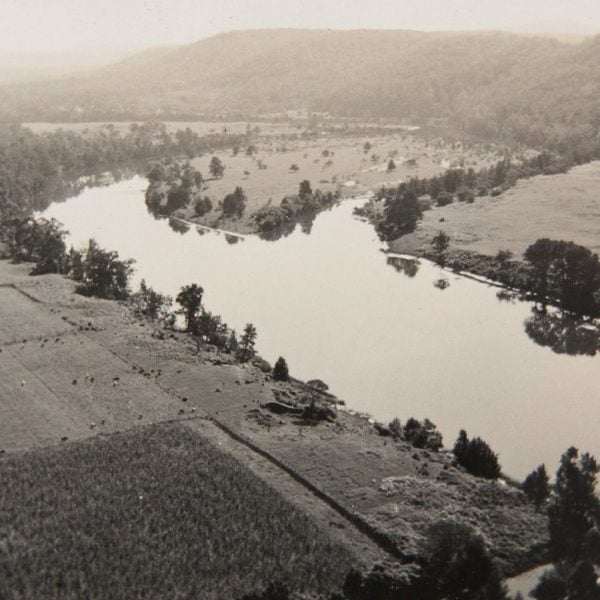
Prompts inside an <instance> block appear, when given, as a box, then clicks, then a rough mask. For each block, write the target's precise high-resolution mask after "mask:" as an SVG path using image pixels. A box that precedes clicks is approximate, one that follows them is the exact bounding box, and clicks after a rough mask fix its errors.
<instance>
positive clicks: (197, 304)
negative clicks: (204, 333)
mask: <svg viewBox="0 0 600 600" xmlns="http://www.w3.org/2000/svg"><path fill="white" fill-rule="evenodd" d="M203 295H204V290H203V289H202V287H201V286H199V285H197V284H195V283H192V284H191V285H185V286H183V287H182V288H181V290H180V291H179V294H177V297H176V298H175V300H176V301H177V303H178V304H179V305H180V306H181V310H180V311H179V312H180V313H182V314H183V315H184V317H185V323H186V330H187V331H190V332H193V331H196V327H197V323H198V317H199V315H200V309H201V307H202V296H203Z"/></svg>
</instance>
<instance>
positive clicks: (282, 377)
mask: <svg viewBox="0 0 600 600" xmlns="http://www.w3.org/2000/svg"><path fill="white" fill-rule="evenodd" d="M289 378H290V373H289V370H288V366H287V363H286V362H285V358H283V357H282V356H280V357H279V358H278V359H277V362H276V363H275V367H274V369H273V379H275V381H287V380H288V379H289Z"/></svg>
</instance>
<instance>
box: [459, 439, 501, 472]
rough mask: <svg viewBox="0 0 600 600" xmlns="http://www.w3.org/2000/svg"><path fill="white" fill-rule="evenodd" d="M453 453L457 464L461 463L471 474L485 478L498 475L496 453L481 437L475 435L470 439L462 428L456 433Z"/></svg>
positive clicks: (498, 466) (498, 467)
mask: <svg viewBox="0 0 600 600" xmlns="http://www.w3.org/2000/svg"><path fill="white" fill-rule="evenodd" d="M453 453H454V456H455V457H456V460H457V462H458V464H459V465H462V466H463V467H464V468H465V469H466V470H467V471H468V472H469V473H471V475H475V476H476V477H484V478H486V479H498V477H500V472H501V469H500V464H499V463H498V455H497V454H495V453H494V452H492V449H491V448H490V447H489V445H488V444H487V443H486V442H484V441H483V440H482V439H481V438H479V437H475V438H473V439H471V440H470V439H469V438H468V436H467V432H466V431H465V430H464V429H462V430H461V431H460V433H459V434H458V439H457V440H456V443H455V444H454V448H453Z"/></svg>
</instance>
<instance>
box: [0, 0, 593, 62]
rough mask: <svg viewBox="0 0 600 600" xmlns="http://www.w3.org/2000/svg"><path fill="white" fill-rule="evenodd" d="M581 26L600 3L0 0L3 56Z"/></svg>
mask: <svg viewBox="0 0 600 600" xmlns="http://www.w3.org/2000/svg"><path fill="white" fill-rule="evenodd" d="M540 21H543V22H550V21H576V22H578V23H581V24H583V25H585V26H588V27H592V28H594V29H597V30H600V0H0V52H19V53H34V52H48V51H49V52H64V51H73V50H75V51H77V50H97V49H106V48H111V47H112V48H119V49H123V48H135V49H137V48H142V47H146V46H156V45H161V44H177V43H185V42H191V41H195V40H198V39H200V38H203V37H207V36H209V35H212V34H214V33H219V32H221V31H227V30H231V29H245V28H257V27H312V28H316V27H317V28H345V29H348V28H362V27H364V28H388V29H402V28H405V29H480V28H481V29H490V28H503V27H504V28H506V27H514V26H520V25H526V24H530V23H538V22H540Z"/></svg>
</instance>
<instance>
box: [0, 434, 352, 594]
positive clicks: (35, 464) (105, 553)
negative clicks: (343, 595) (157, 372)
mask: <svg viewBox="0 0 600 600" xmlns="http://www.w3.org/2000/svg"><path fill="white" fill-rule="evenodd" d="M0 477H1V479H2V487H1V489H0V531H1V532H2V536H1V539H2V553H1V554H0V597H2V598H7V599H8V598H22V599H28V598H31V599H39V598H45V599H52V598H82V597H87V598H113V599H118V598H123V599H127V600H131V599H133V598H161V599H162V598H206V599H209V598H221V599H223V598H236V597H237V596H238V595H241V594H242V593H244V592H247V591H249V590H252V589H255V588H262V587H263V585H264V583H265V582H266V581H269V580H277V579H282V580H285V581H287V582H289V584H290V585H291V586H292V587H293V588H295V589H297V590H310V591H326V590H328V589H332V588H335V587H337V586H339V585H340V584H341V582H342V581H343V578H344V576H345V574H346V572H347V570H348V569H349V567H350V566H351V564H353V559H352V557H351V556H349V555H348V554H347V552H346V551H345V550H344V549H343V548H341V547H339V546H336V545H334V544H333V543H331V542H330V541H329V540H328V539H327V538H325V537H324V536H323V535H322V533H321V532H320V531H319V530H318V529H317V528H316V526H315V525H314V524H313V523H312V522H311V521H310V520H309V519H308V518H307V517H306V516H304V515H303V514H302V513H300V512H299V511H298V510H296V509H294V508H292V506H291V505H289V504H288V503H287V502H286V501H284V500H283V498H281V497H280V496H279V495H278V494H276V493H274V492H273V491H272V490H271V489H270V488H269V487H267V486H266V485H265V484H264V483H262V482H261V481H260V480H258V479H257V478H256V477H255V476H253V475H252V474H250V472H249V471H248V470H247V469H246V468H244V467H243V466H242V465H241V464H240V463H238V462H237V461H235V460H234V459H232V458H230V457H228V456H226V455H225V454H223V453H221V452H220V451H218V450H217V449H216V448H215V447H213V446H212V445H210V444H208V443H207V442H205V441H203V439H202V438H201V437H200V436H199V435H197V434H194V433H192V432H191V431H190V430H189V429H187V428H185V427H182V426H175V425H169V426H153V427H149V428H144V429H139V430H134V431H130V432H128V433H124V434H114V435H112V436H110V437H108V438H104V439H96V440H94V441H86V442H79V443H76V444H69V445H68V446H65V447H62V448H60V449H46V450H42V451H32V452H29V453H25V454H21V455H17V456H12V457H10V458H5V459H3V460H2V461H0Z"/></svg>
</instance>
